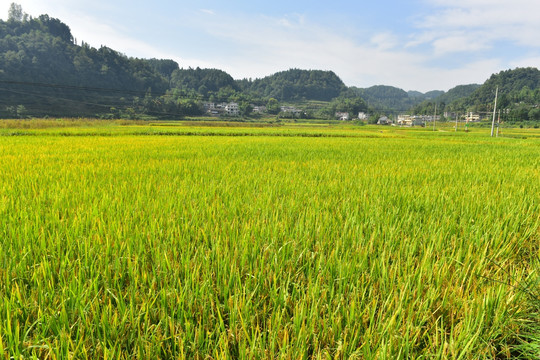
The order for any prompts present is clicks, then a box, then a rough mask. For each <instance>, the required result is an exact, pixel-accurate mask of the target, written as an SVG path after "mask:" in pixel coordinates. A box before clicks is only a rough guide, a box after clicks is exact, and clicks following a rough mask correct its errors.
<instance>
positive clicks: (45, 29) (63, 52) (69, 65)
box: [0, 15, 168, 116]
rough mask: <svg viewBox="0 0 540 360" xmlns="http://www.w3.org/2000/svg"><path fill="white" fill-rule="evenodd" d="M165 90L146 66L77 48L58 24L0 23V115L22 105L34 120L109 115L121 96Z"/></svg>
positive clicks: (55, 21) (49, 20)
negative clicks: (97, 114) (108, 112)
mask: <svg viewBox="0 0 540 360" xmlns="http://www.w3.org/2000/svg"><path fill="white" fill-rule="evenodd" d="M167 88H168V82H167V80H166V78H165V77H164V76H162V75H161V74H160V73H159V72H158V71H156V70H155V69H154V68H153V67H152V66H151V64H150V62H149V61H148V60H143V59H136V58H128V57H127V56H125V55H123V54H120V53H118V52H116V51H114V50H112V49H110V48H107V47H101V48H100V49H95V48H92V47H90V46H88V45H87V44H85V43H82V44H81V45H80V46H79V45H77V44H76V43H75V42H74V39H73V36H72V34H71V31H70V28H69V27H68V26H67V25H66V24H64V23H62V22H61V21H60V20H58V19H54V18H50V17H49V16H48V15H41V16H39V17H38V18H29V19H25V20H24V21H17V20H14V19H10V20H8V21H1V20H0V92H1V93H0V95H1V100H0V101H1V103H0V110H3V108H5V107H6V106H9V105H10V104H13V103H15V104H21V103H22V104H24V105H25V107H26V108H27V110H28V111H31V112H32V114H36V115H42V114H50V115H73V116H75V115H81V114H88V113H95V112H100V111H103V110H107V111H108V110H109V108H110V106H111V105H113V106H114V105H116V104H117V100H114V101H113V100H112V98H114V99H116V98H118V97H119V96H118V95H119V94H121V95H127V94H132V95H133V94H137V95H138V96H141V97H143V96H144V94H145V92H147V91H149V90H151V91H153V92H157V93H163V92H165V91H166V90H167ZM107 89H114V91H112V92H111V91H108V90H107ZM81 99H84V101H82V100H81ZM104 100H108V101H104ZM96 102H97V103H99V104H96ZM101 104H106V105H101ZM54 109H57V110H56V111H55V110H54Z"/></svg>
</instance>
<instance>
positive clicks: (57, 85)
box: [0, 14, 540, 122]
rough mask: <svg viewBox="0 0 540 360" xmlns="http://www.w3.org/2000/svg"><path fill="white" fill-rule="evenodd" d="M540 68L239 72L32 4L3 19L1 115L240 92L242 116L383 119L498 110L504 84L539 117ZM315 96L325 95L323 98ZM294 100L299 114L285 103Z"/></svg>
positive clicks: (148, 109)
mask: <svg viewBox="0 0 540 360" xmlns="http://www.w3.org/2000/svg"><path fill="white" fill-rule="evenodd" d="M539 78H540V75H539V70H538V69H535V68H525V69H523V68H518V69H514V70H506V71H502V72H500V73H499V74H494V75H493V76H492V77H491V78H490V79H488V80H487V81H486V83H485V84H483V85H481V86H480V85H461V86H457V87H456V88H454V89H451V90H449V91H448V92H446V93H445V92H442V91H430V92H427V93H420V92H417V91H408V92H406V91H404V90H402V89H399V88H396V87H392V86H386V85H377V86H371V87H368V88H358V87H354V86H353V87H347V86H346V85H345V84H344V83H343V81H342V80H341V79H340V78H339V76H338V75H336V74H335V73H334V72H332V71H322V70H302V69H289V70H285V71H280V72H277V73H275V74H272V75H269V76H266V77H263V78H260V79H254V80H253V79H242V80H235V79H233V78H232V77H231V76H230V75H229V74H227V73H226V72H224V71H222V70H219V69H201V68H198V67H197V68H195V69H193V68H187V69H185V68H182V67H181V66H180V65H179V64H178V63H177V62H175V61H173V60H170V59H155V58H153V59H138V58H132V57H128V56H127V55H124V54H121V53H119V52H117V51H115V50H113V49H111V48H108V47H106V46H102V47H100V48H99V49H96V48H93V47H91V46H89V45H88V44H87V43H85V42H84V41H83V42H81V43H80V44H78V43H77V41H76V40H75V39H74V38H73V35H72V34H71V31H70V28H69V26H67V25H66V24H64V23H62V22H61V21H60V20H58V19H54V18H51V17H49V16H48V15H41V16H39V17H37V18H32V17H30V16H28V15H27V14H24V15H22V14H21V15H20V16H19V17H18V18H10V19H8V20H7V21H2V20H0V117H3V118H27V117H45V116H50V117H65V116H69V117H81V116H89V117H100V118H102V117H104V118H130V119H141V118H142V119H149V118H164V119H179V118H182V117H184V116H186V115H191V116H197V115H203V113H204V111H205V110H204V107H203V105H204V103H205V102H212V103H214V102H215V103H224V102H235V103H238V104H239V107H240V109H241V111H240V115H241V116H250V115H252V114H251V110H252V109H253V106H256V105H257V106H258V105H264V106H266V107H267V109H268V114H270V115H277V116H280V117H296V116H300V117H317V118H322V119H334V118H335V113H336V112H348V113H349V115H350V118H353V117H355V116H357V115H358V112H359V111H362V112H367V113H370V114H371V115H372V119H373V120H376V118H377V116H380V115H395V114H398V113H404V112H409V113H415V114H432V113H433V111H434V108H435V104H437V108H438V110H439V112H440V113H442V112H443V111H444V112H456V113H461V114H464V113H466V112H481V113H486V112H489V111H491V109H492V104H493V99H494V94H495V88H496V87H497V86H498V87H499V95H500V97H499V108H500V109H502V110H503V112H502V115H503V119H504V120H506V121H513V122H518V121H532V122H538V121H540V108H539V104H540V95H539V94H540V81H539ZM314 104H316V105H314ZM283 105H289V106H290V105H295V106H297V107H298V108H299V111H298V112H296V113H295V115H291V114H290V113H283V112H280V107H281V106H283Z"/></svg>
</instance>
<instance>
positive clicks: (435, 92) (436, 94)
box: [424, 90, 444, 100]
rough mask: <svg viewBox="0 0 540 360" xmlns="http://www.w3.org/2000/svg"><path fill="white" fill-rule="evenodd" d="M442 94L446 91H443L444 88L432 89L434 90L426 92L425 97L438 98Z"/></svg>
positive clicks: (428, 98) (429, 98)
mask: <svg viewBox="0 0 540 360" xmlns="http://www.w3.org/2000/svg"><path fill="white" fill-rule="evenodd" d="M442 95H444V91H442V90H432V91H428V92H427V93H425V94H424V99H426V100H431V99H436V98H438V97H439V96H442Z"/></svg>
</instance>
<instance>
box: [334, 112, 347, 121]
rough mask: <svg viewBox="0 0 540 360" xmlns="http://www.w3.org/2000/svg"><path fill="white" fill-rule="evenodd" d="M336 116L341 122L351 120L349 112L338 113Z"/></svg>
mask: <svg viewBox="0 0 540 360" xmlns="http://www.w3.org/2000/svg"><path fill="white" fill-rule="evenodd" d="M335 116H336V117H337V118H338V119H339V120H344V121H346V120H349V113H348V112H339V111H338V112H336V114H335Z"/></svg>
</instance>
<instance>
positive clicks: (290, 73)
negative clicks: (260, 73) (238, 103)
mask: <svg viewBox="0 0 540 360" xmlns="http://www.w3.org/2000/svg"><path fill="white" fill-rule="evenodd" d="M238 83H239V85H240V86H241V88H242V90H244V91H246V92H248V93H251V94H253V95H254V96H257V97H262V98H275V99H277V100H280V101H300V100H322V101H330V100H332V99H333V98H336V97H338V96H339V95H340V93H341V92H342V91H344V90H346V89H347V87H346V86H345V84H344V83H343V81H342V80H341V79H340V78H339V77H338V76H337V75H336V74H335V73H334V72H333V71H322V70H300V69H290V70H287V71H281V72H277V73H275V74H273V75H270V76H267V77H264V78H262V79H256V80H253V81H249V80H242V81H239V82H238Z"/></svg>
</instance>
